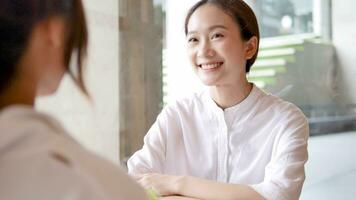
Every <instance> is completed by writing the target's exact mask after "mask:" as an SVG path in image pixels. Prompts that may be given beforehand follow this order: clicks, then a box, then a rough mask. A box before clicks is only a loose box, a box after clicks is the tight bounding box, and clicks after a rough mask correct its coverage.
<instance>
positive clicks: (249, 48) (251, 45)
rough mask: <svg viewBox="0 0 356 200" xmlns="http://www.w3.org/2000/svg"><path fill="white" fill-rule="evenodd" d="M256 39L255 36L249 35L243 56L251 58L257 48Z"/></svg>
mask: <svg viewBox="0 0 356 200" xmlns="http://www.w3.org/2000/svg"><path fill="white" fill-rule="evenodd" d="M257 44H258V39H257V37H256V36H253V37H251V38H250V39H249V40H248V41H247V42H246V43H245V57H246V59H247V60H248V59H251V58H252V57H253V56H254V55H255V54H256V52H257V48H258V45H257Z"/></svg>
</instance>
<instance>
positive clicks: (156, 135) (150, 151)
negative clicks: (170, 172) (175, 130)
mask: <svg viewBox="0 0 356 200" xmlns="http://www.w3.org/2000/svg"><path fill="white" fill-rule="evenodd" d="M166 123H168V120H167V117H166V114H165V110H163V111H162V112H161V113H160V114H159V115H158V117H157V120H156V121H155V123H154V124H153V125H152V126H151V128H150V129H149V131H148V132H147V134H146V136H145V137H144V145H143V147H142V149H141V150H139V151H137V152H136V153H135V154H134V155H133V156H131V158H130V159H129V160H128V162H127V167H128V171H129V174H139V173H152V172H156V173H163V170H164V161H165V152H166V132H167V131H166V129H167V128H166V127H167V125H166Z"/></svg>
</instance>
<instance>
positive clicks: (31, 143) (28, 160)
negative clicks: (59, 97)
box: [0, 106, 147, 200]
mask: <svg viewBox="0 0 356 200" xmlns="http://www.w3.org/2000/svg"><path fill="white" fill-rule="evenodd" d="M0 199H4V200H5V199H6V200H23V199H26V200H131V199H132V200H136V199H147V197H146V194H145V192H144V190H143V189H142V188H141V187H140V186H139V185H138V184H136V183H135V182H134V181H133V180H132V179H131V178H129V177H128V176H127V175H126V173H125V172H124V171H121V170H120V169H119V167H118V166H116V165H114V164H112V163H110V162H108V161H106V160H105V159H102V158H100V157H98V156H96V155H94V154H93V153H91V152H89V151H87V150H85V149H84V148H83V147H82V146H80V145H79V144H78V143H77V142H75V141H74V140H73V139H72V138H71V137H70V136H69V135H67V134H66V132H65V131H64V130H63V128H62V127H61V126H60V125H59V124H58V122H56V121H55V120H53V119H52V118H51V117H49V116H47V115H44V114H40V113H38V112H36V111H34V110H33V109H32V108H30V107H26V106H13V107H8V108H5V109H3V110H1V112H0Z"/></svg>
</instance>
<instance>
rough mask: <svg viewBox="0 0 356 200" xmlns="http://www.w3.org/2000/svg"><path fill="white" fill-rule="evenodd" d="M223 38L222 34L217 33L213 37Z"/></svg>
mask: <svg viewBox="0 0 356 200" xmlns="http://www.w3.org/2000/svg"><path fill="white" fill-rule="evenodd" d="M222 37H224V35H223V34H221V33H215V34H214V35H213V36H212V37H211V39H216V38H222Z"/></svg>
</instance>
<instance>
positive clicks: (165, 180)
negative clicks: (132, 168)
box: [134, 173, 181, 196]
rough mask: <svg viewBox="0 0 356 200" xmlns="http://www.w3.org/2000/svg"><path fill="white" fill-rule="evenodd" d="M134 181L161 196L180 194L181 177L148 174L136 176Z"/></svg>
mask: <svg viewBox="0 0 356 200" xmlns="http://www.w3.org/2000/svg"><path fill="white" fill-rule="evenodd" d="M134 179H136V181H137V182H138V183H140V184H141V185H142V186H143V187H144V188H145V189H153V190H154V191H156V192H157V193H158V194H159V195H160V196H171V195H176V194H179V184H180V180H181V176H172V175H165V174H158V173H148V174H138V175H135V176H134Z"/></svg>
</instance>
